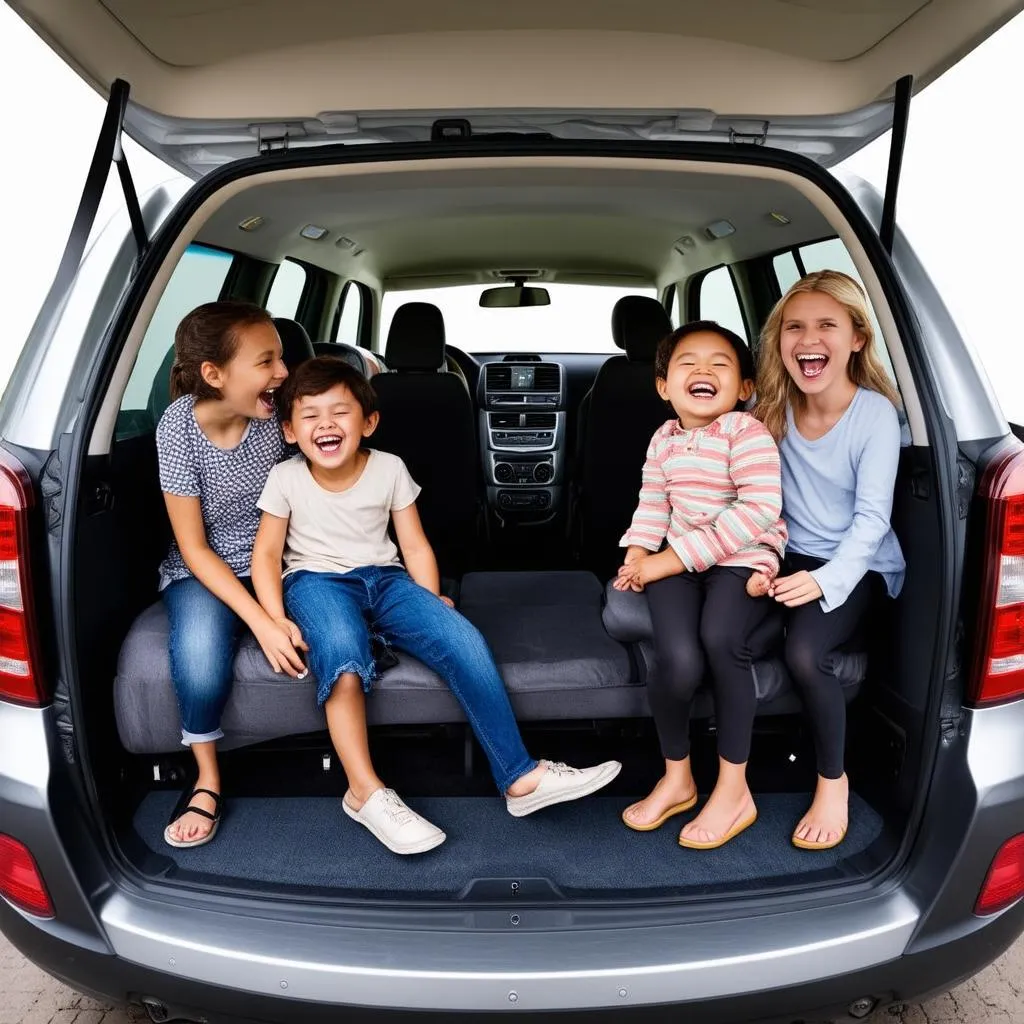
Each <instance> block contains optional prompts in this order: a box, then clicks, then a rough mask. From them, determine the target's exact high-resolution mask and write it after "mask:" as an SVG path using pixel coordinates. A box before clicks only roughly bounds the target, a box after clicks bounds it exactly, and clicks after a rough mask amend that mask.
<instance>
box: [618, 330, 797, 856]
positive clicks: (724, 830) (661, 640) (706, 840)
mask: <svg viewBox="0 0 1024 1024" xmlns="http://www.w3.org/2000/svg"><path fill="white" fill-rule="evenodd" d="M654 369H655V384H656V387H657V389H658V394H659V395H661V397H662V398H663V399H665V400H666V401H667V402H669V403H670V404H671V406H672V409H673V410H674V412H675V414H676V415H675V418H674V419H671V420H669V421H668V422H667V423H665V424H664V426H662V427H660V428H659V429H658V431H657V432H656V433H655V435H654V437H653V438H652V439H651V444H650V447H649V448H648V450H647V461H646V462H645V464H644V469H643V486H642V487H641V490H640V501H639V504H638V505H637V509H636V512H635V513H634V515H633V521H632V524H631V525H630V528H629V529H628V530H627V531H626V534H625V535H624V536H623V538H622V540H621V541H620V544H621V545H622V546H623V547H626V548H627V551H626V556H625V559H624V564H623V565H622V567H621V568H620V569H619V573H618V576H617V578H616V580H615V582H614V586H615V587H616V588H617V589H618V590H634V591H646V593H647V601H648V604H649V606H650V609H651V619H652V622H653V625H654V646H655V652H656V655H657V661H658V671H657V673H656V674H654V675H652V676H651V678H650V679H649V680H648V684H647V685H648V695H649V698H650V703H651V711H652V714H653V716H654V722H655V726H656V728H657V730H658V738H659V741H660V744H661V750H662V755H663V756H664V758H665V774H664V776H663V777H662V778H661V779H660V780H659V782H658V784H657V785H656V786H655V787H654V789H653V791H652V792H651V793H650V794H649V795H648V796H647V797H645V798H644V799H643V800H641V801H639V802H638V803H635V804H632V805H631V806H629V807H627V808H626V810H625V811H624V812H623V815H622V818H623V821H624V822H625V823H626V824H627V825H628V826H629V827H630V828H633V829H637V830H639V831H648V830H651V829H655V828H658V827H659V826H661V825H663V824H664V823H665V822H666V821H667V820H668V819H669V818H670V817H672V816H673V815H676V814H681V813H683V812H684V811H687V810H689V809H690V808H691V807H693V806H694V804H696V802H697V787H696V784H695V782H694V779H693V773H692V770H691V767H690V738H689V731H690V706H691V704H692V701H693V697H694V694H695V693H696V690H697V688H698V687H699V686H700V684H701V682H702V681H703V679H704V674H705V666H706V665H707V666H708V667H709V668H710V670H711V676H712V679H713V681H714V690H715V707H716V712H717V719H718V752H719V774H718V782H717V784H716V786H715V789H714V791H713V792H712V794H711V796H710V798H709V799H708V802H707V804H706V805H705V807H704V809H703V810H702V811H701V813H700V814H699V815H698V816H697V817H696V818H695V819H694V820H693V821H692V822H690V823H689V824H688V825H686V826H685V827H684V828H683V830H682V832H681V833H680V836H679V843H680V845H681V846H686V847H690V848H692V849H712V848H714V847H717V846H721V845H722V844H724V843H726V842H728V841H729V840H730V839H732V838H733V837H734V836H736V835H739V833H740V832H742V831H743V830H744V829H746V828H748V827H749V826H750V825H752V824H753V823H754V821H755V820H756V819H757V809H756V807H755V806H754V799H753V796H752V795H751V793H750V789H749V787H748V786H747V781H746V762H747V759H748V757H749V755H750V737H751V733H752V731H753V724H754V714H755V712H756V709H757V697H756V694H755V691H754V683H753V676H752V671H751V665H752V663H753V662H754V661H757V660H758V659H760V658H762V657H764V656H765V655H767V654H768V653H769V652H770V651H771V650H772V648H774V647H776V646H777V645H778V644H779V643H780V641H781V635H782V626H781V616H780V614H779V611H778V609H777V606H776V603H775V602H774V601H771V600H768V599H766V598H765V596H764V595H765V594H766V593H767V591H768V587H769V585H770V583H771V581H772V580H773V579H774V577H775V575H776V574H777V573H778V570H779V561H780V559H781V557H782V554H783V550H784V547H785V543H786V525H785V523H784V522H783V521H782V519H781V512H782V485H781V471H780V466H779V450H778V447H777V446H776V444H775V441H774V440H773V439H772V436H771V434H770V433H769V432H768V431H767V430H766V429H765V427H764V426H763V424H761V423H760V422H759V421H758V420H756V419H754V417H753V416H751V415H749V414H748V413H746V412H743V411H740V410H741V409H742V404H743V403H744V402H746V401H747V400H748V399H749V398H750V397H751V395H752V394H753V391H754V363H753V358H752V356H751V353H750V350H749V349H748V348H747V346H746V344H745V343H744V342H743V340H742V339H741V338H740V337H739V336H738V335H736V334H734V333H733V332H732V331H730V330H727V329H726V328H724V327H720V326H719V325H718V324H716V323H712V322H710V321H699V322H696V323H691V324H687V325H685V326H683V327H680V328H679V329H678V330H676V331H674V332H673V333H672V334H670V335H669V336H668V337H666V338H665V339H664V340H663V341H662V342H661V344H660V345H659V346H658V352H657V355H656V357H655V364H654ZM666 542H667V543H666ZM663 545H664V548H663Z"/></svg>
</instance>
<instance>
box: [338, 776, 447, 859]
mask: <svg viewBox="0 0 1024 1024" xmlns="http://www.w3.org/2000/svg"><path fill="white" fill-rule="evenodd" d="M347 795H348V794H346V796H347ZM341 806H342V808H343V809H344V811H345V813H346V814H347V815H348V816H349V817H350V818H351V819H352V820H353V821H358V822H359V824H360V825H365V826H366V828H368V829H369V830H370V832H371V833H372V834H373V836H374V837H375V838H376V839H379V840H380V841H381V842H382V843H383V844H384V845H385V846H386V847H387V848H388V849H389V850H390V851H391V852H392V853H400V854H403V855H405V854H410V853H426V852H427V850H432V849H433V848H434V847H435V846H440V845H441V844H442V843H443V842H444V841H445V839H447V838H448V837H447V836H446V835H445V834H444V833H443V832H442V831H441V830H440V829H439V828H438V827H437V826H436V825H431V824H430V822H429V821H427V819H426V818H424V817H422V816H421V815H419V814H417V813H416V812H415V811H414V810H412V808H410V807H407V806H406V804H405V803H404V802H403V800H402V798H401V797H400V796H399V795H398V794H397V793H396V792H395V791H394V790H393V789H375V790H374V791H373V792H372V793H371V794H370V796H369V798H368V799H367V801H366V803H364V804H363V806H362V807H360V808H359V810H358V811H356V810H353V809H352V808H351V807H349V805H348V801H346V800H345V799H344V798H342V801H341Z"/></svg>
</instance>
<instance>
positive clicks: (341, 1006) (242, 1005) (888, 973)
mask: <svg viewBox="0 0 1024 1024" xmlns="http://www.w3.org/2000/svg"><path fill="white" fill-rule="evenodd" d="M0 928H2V930H3V931H4V932H5V933H6V934H7V935H8V936H9V938H10V939H11V940H12V941H13V942H14V944H15V945H16V946H17V947H18V948H19V949H21V950H22V952H24V953H25V954H26V955H27V956H28V957H29V958H30V959H31V960H33V961H35V962H36V963H37V964H38V965H39V966H41V967H42V968H43V969H44V970H46V971H48V972H50V973H51V974H53V975H55V976H56V977H58V978H60V979H61V980H62V981H64V982H65V983H66V984H68V985H70V986H71V987H73V988H75V989H78V990H80V991H83V992H87V993H89V994H91V995H93V996H96V997H98V998H102V999H105V1000H113V1001H116V1002H139V1001H141V1000H153V1001H155V1002H156V1003H157V1004H161V1005H162V1006H164V1007H166V1008H167V1009H168V1011H169V1013H170V1015H171V1016H178V1017H181V1018H183V1019H185V1020H188V1019H199V1018H200V1017H202V1018H204V1019H206V1020H208V1021H209V1022H210V1024H216V1022H223V1024H229V1022H241V1021H256V1020H258V1021H264V1022H266V1021H280V1022H282V1024H284V1022H288V1024H293V1022H296V1024H297V1022H301V1021H310V1022H327V1021H336V1020H338V1019H339V1017H338V1014H339V1011H343V1012H344V1019H345V1020H361V1019H365V1020H373V1021H389V1020H395V1021H398V1020H402V1021H405V1020H415V1021H417V1022H424V1024H427V1022H432V1021H438V1022H441V1021H444V1022H445V1024H449V1022H451V1020H452V1019H453V1014H452V1012H451V1010H440V1009H438V1008H437V1007H436V1006H435V1005H432V1004H431V1002H430V1001H429V1000H428V998H427V996H426V993H424V998H423V999H422V1001H421V1002H420V1006H421V1007H422V1009H421V1010H419V1011H418V1012H417V1011H408V1012H403V1011H399V1010H394V1009H384V1008H368V1007H366V1006H359V1005H353V1003H352V1002H349V999H351V998H352V995H350V992H349V989H348V985H347V984H346V983H345V982H346V981H347V980H349V979H345V981H339V982H338V985H337V989H336V991H335V994H334V998H333V999H332V1000H331V1001H330V1003H323V1002H315V1001H308V1000H304V999H296V998H294V995H290V994H289V992H288V991H285V990H281V989H280V988H278V992H277V993H275V994H267V993H264V992H252V991H241V990H239V989H237V988H232V987H229V986H227V985H225V984H223V983H222V984H215V983H210V982H206V981H198V980H194V979H191V978H187V977H183V976H182V975H181V974H172V973H169V971H168V972H161V971H156V970H153V969H152V968H147V967H143V966H140V965H138V964H133V963H130V962H128V961H126V960H124V959H122V958H120V957H118V956H115V955H112V954H102V953H98V952H96V951H93V950H86V949H82V948H80V947H77V946H74V945H73V944H71V943H69V942H68V941H66V940H62V939H59V938H56V937H55V936H53V935H51V934H50V933H48V932H47V931H45V930H43V929H40V928H38V927H37V926H35V925H34V924H33V923H31V922H30V921H28V920H27V919H25V918H23V917H22V916H21V915H19V914H17V913H15V912H14V911H13V910H11V909H10V908H8V907H6V906H4V905H2V904H0ZM1022 928H1024V904H1020V905H1018V906H1016V907H1015V908H1011V910H1009V911H1007V912H1006V913H1004V914H1003V915H1002V916H1000V917H997V918H994V919H993V920H991V921H989V922H988V923H986V924H985V925H984V927H982V928H980V929H978V930H976V931H974V932H972V933H971V934H969V935H965V936H964V937H962V938H960V939H958V940H956V941H954V942H948V943H945V944H944V945H941V946H934V947H932V948H930V949H928V950H925V951H922V952H919V953H910V954H905V955H903V956H900V957H897V958H896V959H894V960H890V961H889V962H887V963H883V964H878V965H876V966H873V967H871V968H868V969H865V970H862V971H857V972H852V973H850V972H847V973H843V974H840V975H836V976H834V977H831V978H823V979H820V980H816V981H811V982H806V983H804V984H799V985H793V986H790V987H786V988H777V987H776V988H764V989H762V990H760V991H747V992H744V993H742V994H736V993H734V994H731V995H724V996H719V997H717V998H713V999H703V1000H700V1001H699V1002H694V1001H693V1000H692V998H691V997H690V996H689V995H688V993H686V992H685V991H682V992H679V993H676V996H675V998H674V999H673V1000H672V1002H671V1003H669V1004H661V1005H648V1006H638V1005H636V1003H632V1004H631V1003H630V1002H629V1000H628V999H624V998H621V997H618V996H617V995H616V997H615V998H616V999H617V1002H616V1003H615V1004H614V1005H612V1006H609V1007H608V1008H607V1011H608V1014H609V1017H610V1015H611V1014H614V1019H615V1020H616V1021H620V1020H621V1021H630V1020H633V1021H638V1022H652V1024H653V1022H656V1021H662V1020H664V1021H666V1022H667V1021H670V1020H671V1021H673V1022H675V1021H678V1020H679V1019H680V1010H681V1008H682V1007H681V1005H680V1004H681V1003H682V1004H683V1006H686V1007H687V1008H689V1009H690V1010H691V1011H692V1012H693V1013H694V1015H695V1016H694V1019H699V1020H701V1021H702V1022H704V1024H727V1022H730V1024H731V1022H740V1021H744V1022H753V1021H764V1022H768V1021H772V1022H774V1021H787V1022H789V1021H792V1020H793V1019H794V1017H808V1018H813V1019H819V1020H820V1019H847V1010H848V1008H849V1007H850V1006H851V1005H852V1004H853V1003H854V1002H855V1001H857V1000H863V999H869V1000H871V1001H872V1002H873V1003H875V1005H877V1006H879V1007H881V1006H885V1005H887V1004H890V1003H892V1002H897V1001H899V1002H916V1001H918V1000H919V999H922V998H924V997H926V996H928V995H930V994H932V993H934V992H938V991H944V990H945V989H947V988H948V987H950V986H952V985H954V984H956V983H958V982H959V981H962V980H965V979H966V978H968V977H970V976H971V975H973V974H975V973H977V972H978V971H979V970H981V969H982V968H984V967H985V966H986V965H987V964H989V963H990V962H991V961H992V960H994V959H995V958H996V957H998V956H999V955H1000V954H1001V953H1002V952H1004V951H1005V950H1006V949H1007V948H1008V947H1009V946H1010V945H1011V944H1012V943H1013V941H1014V940H1015V939H1016V938H1017V936H1018V935H1019V934H1020V932H1021V930H1022ZM275 983H276V984H278V985H279V982H275ZM460 987H462V986H461V984H460V983H459V982H456V981H454V980H453V981H452V982H451V988H453V989H458V988H460ZM520 989H521V991H522V992H523V998H522V1000H521V1001H519V1002H517V1003H511V1002H509V1001H508V997H507V990H506V989H502V991H501V992H500V993H499V994H500V995H501V997H502V998H501V1000H500V1003H501V1006H500V1007H494V1008H491V1009H489V1010H488V1009H480V1010H478V1011H477V1012H476V1013H473V1014H472V1019H473V1020H480V1019H487V1018H489V1017H491V1018H495V1019H496V1018H498V1017H499V1016H500V1017H501V1018H503V1019H505V1020H507V1019H508V1017H509V1013H510V1011H511V1012H515V1011H516V1010H517V1009H521V1010H527V1012H528V1013H529V1017H530V1020H531V1021H537V1022H543V1021H551V1022H552V1024H554V1022H555V1021H556V1020H557V1022H558V1024H565V1021H566V1020H567V1019H586V1020H590V1019H593V1017H594V1016H596V1015H597V1014H599V1013H601V1011H600V1010H597V1009H595V1008H594V1007H593V1006H588V1007H586V1008H579V1009H577V1010H576V1011H575V1012H573V1011H572V1010H570V1011H568V1012H565V1011H563V1012H559V1013H557V1014H556V1013H545V1012H543V1011H538V1009H537V1007H536V1006H535V1005H534V1006H531V1005H530V1002H531V1000H530V991H531V990H530V986H529V984H528V983H527V984H526V985H523V986H520ZM377 991H378V992H379V993H382V994H386V993H387V992H388V991H389V985H388V983H386V982H383V981H382V982H381V984H380V985H379V988H378V989H377ZM346 997H347V998H346Z"/></svg>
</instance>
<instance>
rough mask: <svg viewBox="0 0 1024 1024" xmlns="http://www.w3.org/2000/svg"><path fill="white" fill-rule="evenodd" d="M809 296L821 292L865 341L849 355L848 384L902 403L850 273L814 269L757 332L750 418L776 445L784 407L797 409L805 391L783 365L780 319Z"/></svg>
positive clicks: (783, 431)
mask: <svg viewBox="0 0 1024 1024" xmlns="http://www.w3.org/2000/svg"><path fill="white" fill-rule="evenodd" d="M809 292H821V293H822V294H824V295H828V296H830V297H831V298H833V299H835V301H836V302H838V303H839V305H840V306H842V307H843V309H845V310H846V312H847V313H848V314H849V317H850V319H851V320H852V321H853V329H854V330H855V331H856V332H857V333H858V334H859V335H860V336H861V337H862V338H863V339H864V347H863V348H861V350H860V351H859V352H851V353H850V362H849V363H848V364H847V373H848V374H849V376H850V380H852V381H853V383H854V384H856V385H858V387H862V388H867V389H868V390H870V391H877V392H878V393H879V394H882V395H885V397H886V398H888V399H889V401H890V402H892V404H893V405H895V406H896V407H897V408H898V407H899V404H900V398H899V394H898V393H897V391H896V389H895V388H894V387H893V386H892V383H891V381H890V380H889V375H888V374H887V373H886V372H885V368H884V367H883V366H882V363H881V362H880V360H879V358H878V356H877V355H876V354H875V350H874V341H875V331H874V328H873V327H872V326H871V317H870V315H869V312H868V302H867V297H866V296H865V294H864V291H863V289H862V288H861V286H860V285H859V284H858V283H857V282H856V281H855V280H854V279H853V278H852V277H850V276H849V275H848V274H843V273H841V272H840V271H838V270H817V271H815V272H814V273H813V274H807V275H806V276H805V277H802V278H800V280H799V281H797V283H796V284H795V285H793V287H792V288H790V289H789V291H788V292H786V294H785V295H783V296H782V298H781V299H779V301H778V302H777V303H776V304H775V308H774V309H773V310H772V311H771V314H770V316H769V317H768V319H767V320H766V321H765V325H764V327H763V328H762V329H761V341H760V345H759V348H758V353H757V356H758V358H757V403H756V405H755V406H754V409H753V414H754V415H755V416H756V417H757V418H758V419H759V420H760V421H761V422H762V423H763V424H764V425H765V426H766V427H767V428H768V432H769V433H770V434H771V435H772V437H774V438H775V440H776V441H781V440H782V438H783V437H784V436H785V434H786V406H787V405H793V406H796V407H800V406H802V405H803V403H804V396H803V392H802V391H801V390H800V388H799V387H798V386H797V384H796V381H794V380H793V378H792V377H791V376H790V375H789V371H788V370H787V369H786V365H785V363H783V361H782V318H783V314H784V313H785V310H786V304H787V303H788V302H789V300H790V299H792V298H793V296H794V295H806V294H808V293H809Z"/></svg>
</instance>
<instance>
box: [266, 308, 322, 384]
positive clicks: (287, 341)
mask: <svg viewBox="0 0 1024 1024" xmlns="http://www.w3.org/2000/svg"><path fill="white" fill-rule="evenodd" d="M274 326H275V327H276V328H277V336H278V337H279V338H280V339H281V358H282V359H284V365H285V366H287V367H288V372H289V373H291V372H292V370H294V369H295V367H297V366H298V365H300V364H301V363H304V362H305V361H306V360H307V359H312V358H313V356H315V355H316V353H315V352H314V351H313V342H311V341H310V340H309V335H308V334H307V333H306V328H305V327H303V326H302V324H300V323H299V322H298V320H289V319H288V318H287V317H284V316H275V317H274Z"/></svg>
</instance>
